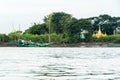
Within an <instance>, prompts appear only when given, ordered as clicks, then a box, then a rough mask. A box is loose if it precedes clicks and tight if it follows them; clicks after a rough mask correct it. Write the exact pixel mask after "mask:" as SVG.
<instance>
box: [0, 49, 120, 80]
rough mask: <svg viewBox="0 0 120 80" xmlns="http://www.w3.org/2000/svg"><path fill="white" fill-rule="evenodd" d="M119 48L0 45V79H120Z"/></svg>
mask: <svg viewBox="0 0 120 80" xmlns="http://www.w3.org/2000/svg"><path fill="white" fill-rule="evenodd" d="M119 61H120V49H119V48H0V80H120V62H119Z"/></svg>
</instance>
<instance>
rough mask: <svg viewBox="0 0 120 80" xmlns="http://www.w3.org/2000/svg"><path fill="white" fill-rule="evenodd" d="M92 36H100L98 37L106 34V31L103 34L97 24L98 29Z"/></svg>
mask: <svg viewBox="0 0 120 80" xmlns="http://www.w3.org/2000/svg"><path fill="white" fill-rule="evenodd" d="M92 36H93V37H97V38H100V37H104V36H107V34H106V33H105V34H103V33H102V31H101V28H100V26H99V30H98V32H97V33H94V34H93V35H92Z"/></svg>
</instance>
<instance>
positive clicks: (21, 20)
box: [0, 0, 120, 33]
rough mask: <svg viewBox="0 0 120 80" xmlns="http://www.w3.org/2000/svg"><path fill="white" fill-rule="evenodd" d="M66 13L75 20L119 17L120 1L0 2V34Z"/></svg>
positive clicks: (33, 0) (44, 0)
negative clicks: (51, 14) (59, 13)
mask: <svg viewBox="0 0 120 80" xmlns="http://www.w3.org/2000/svg"><path fill="white" fill-rule="evenodd" d="M61 11H62V12H66V13H69V14H72V16H74V17H76V18H87V17H93V16H99V15H100V14H109V15H111V16H119V17H120V0H0V33H9V32H11V31H13V30H19V26H20V29H21V30H22V31H24V30H25V29H27V28H29V27H30V26H31V24H33V23H34V22H37V23H39V22H40V23H42V22H43V21H42V20H43V19H44V16H47V15H48V14H50V13H52V12H61Z"/></svg>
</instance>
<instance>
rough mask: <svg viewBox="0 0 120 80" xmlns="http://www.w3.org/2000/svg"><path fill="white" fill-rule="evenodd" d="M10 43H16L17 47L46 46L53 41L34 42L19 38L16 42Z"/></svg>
mask: <svg viewBox="0 0 120 80" xmlns="http://www.w3.org/2000/svg"><path fill="white" fill-rule="evenodd" d="M10 44H12V45H16V46H17V47H47V46H51V45H53V42H49V43H35V42H31V41H25V40H21V39H19V40H18V42H10Z"/></svg>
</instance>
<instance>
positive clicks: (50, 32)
mask: <svg viewBox="0 0 120 80" xmlns="http://www.w3.org/2000/svg"><path fill="white" fill-rule="evenodd" d="M50 27H51V17H50V19H49V42H51V38H50V34H51V32H50Z"/></svg>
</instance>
